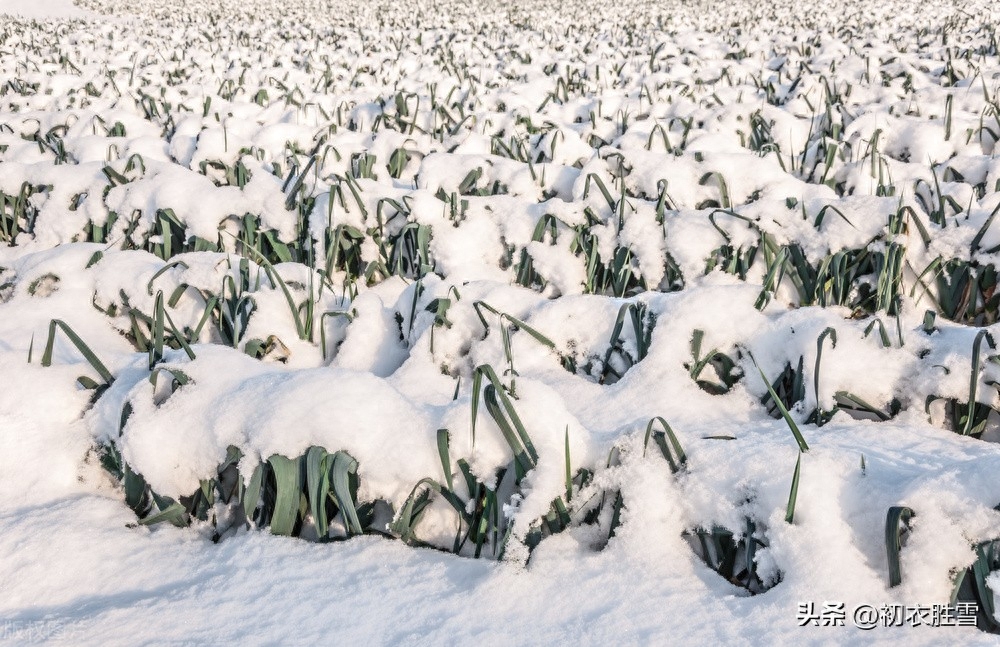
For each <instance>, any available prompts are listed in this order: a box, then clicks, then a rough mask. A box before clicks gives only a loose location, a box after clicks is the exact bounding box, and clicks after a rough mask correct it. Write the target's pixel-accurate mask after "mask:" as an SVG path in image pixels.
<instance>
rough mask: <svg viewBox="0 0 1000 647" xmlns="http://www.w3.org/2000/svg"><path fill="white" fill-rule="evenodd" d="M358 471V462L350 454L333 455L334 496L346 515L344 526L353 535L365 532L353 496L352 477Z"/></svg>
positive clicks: (332, 479)
mask: <svg viewBox="0 0 1000 647" xmlns="http://www.w3.org/2000/svg"><path fill="white" fill-rule="evenodd" d="M357 471H358V461H356V460H354V458H353V457H352V456H351V455H350V454H348V453H347V452H343V451H339V452H337V453H336V454H334V455H333V464H332V465H331V467H330V480H331V482H332V483H333V496H334V498H335V499H336V501H337V507H338V508H340V512H341V514H343V515H344V525H346V526H347V532H348V534H352V535H360V534H362V533H363V532H364V529H363V528H362V527H361V520H360V519H359V518H358V511H357V508H356V507H355V501H354V497H353V496H352V495H351V485H350V477H351V475H353V474H356V473H357Z"/></svg>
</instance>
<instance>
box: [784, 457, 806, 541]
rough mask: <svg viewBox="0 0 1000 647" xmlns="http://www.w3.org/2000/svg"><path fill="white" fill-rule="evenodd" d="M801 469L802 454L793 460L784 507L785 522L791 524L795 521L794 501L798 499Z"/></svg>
mask: <svg viewBox="0 0 1000 647" xmlns="http://www.w3.org/2000/svg"><path fill="white" fill-rule="evenodd" d="M801 467H802V452H799V457H798V458H796V459H795V471H794V472H793V473H792V488H791V490H790V491H789V492H788V505H787V506H786V507H785V522H787V523H792V522H793V520H794V519H795V501H796V499H798V497H799V470H800V468H801Z"/></svg>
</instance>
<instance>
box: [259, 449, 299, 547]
mask: <svg viewBox="0 0 1000 647" xmlns="http://www.w3.org/2000/svg"><path fill="white" fill-rule="evenodd" d="M267 462H268V463H269V464H270V465H271V470H272V471H273V472H274V481H275V489H276V494H275V500H274V514H273V515H272V517H271V532H272V533H274V534H275V535H287V536H290V535H291V534H292V532H293V531H294V530H295V522H296V521H297V520H298V516H299V498H300V497H301V495H302V473H301V467H300V461H298V460H293V459H290V458H286V457H284V456H281V455H279V454H275V455H273V456H271V457H270V458H269V459H267Z"/></svg>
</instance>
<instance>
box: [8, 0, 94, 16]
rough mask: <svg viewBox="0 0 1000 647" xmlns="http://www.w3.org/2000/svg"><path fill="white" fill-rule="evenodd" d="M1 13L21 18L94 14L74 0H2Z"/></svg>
mask: <svg viewBox="0 0 1000 647" xmlns="http://www.w3.org/2000/svg"><path fill="white" fill-rule="evenodd" d="M0 14H3V15H8V16H18V17H21V18H34V19H38V18H86V17H90V16H92V15H93V14H92V13H91V12H88V11H86V10H84V9H80V8H79V7H77V6H76V4H75V3H74V2H73V1H72V0H2V1H0Z"/></svg>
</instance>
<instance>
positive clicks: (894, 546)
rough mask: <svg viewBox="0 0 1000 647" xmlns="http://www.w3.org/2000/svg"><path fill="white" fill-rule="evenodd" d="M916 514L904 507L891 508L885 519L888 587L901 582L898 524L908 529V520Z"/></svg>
mask: <svg viewBox="0 0 1000 647" xmlns="http://www.w3.org/2000/svg"><path fill="white" fill-rule="evenodd" d="M915 515H916V513H915V512H914V511H913V510H911V509H910V508H907V507H906V506H893V507H891V508H889V512H888V513H887V514H886V517H885V551H886V557H887V558H888V561H889V587H890V588H892V587H894V586H898V585H899V584H900V583H901V582H902V581H903V572H902V570H901V568H900V563H899V551H900V549H901V548H902V530H901V528H900V524H902V525H903V526H904V527H906V528H909V521H910V518H911V517H913V516H915Z"/></svg>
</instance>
